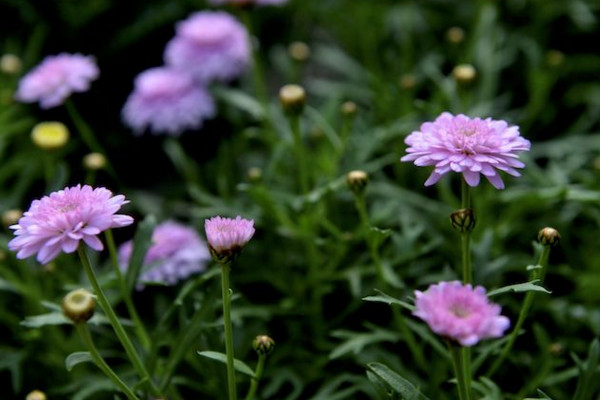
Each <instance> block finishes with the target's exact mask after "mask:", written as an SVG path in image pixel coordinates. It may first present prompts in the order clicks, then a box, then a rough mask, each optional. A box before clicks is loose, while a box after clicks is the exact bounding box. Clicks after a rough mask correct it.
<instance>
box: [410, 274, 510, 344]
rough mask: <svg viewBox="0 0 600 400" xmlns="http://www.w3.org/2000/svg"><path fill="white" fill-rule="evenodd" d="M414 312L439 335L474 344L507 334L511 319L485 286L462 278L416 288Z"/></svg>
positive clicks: (461, 342) (462, 342)
mask: <svg viewBox="0 0 600 400" xmlns="http://www.w3.org/2000/svg"><path fill="white" fill-rule="evenodd" d="M415 298H416V299H415V305H416V309H415V311H414V312H413V314H414V315H415V316H417V317H419V318H421V319H422V320H423V321H425V322H426V323H427V325H429V327H430V328H431V330H432V331H433V332H435V333H437V334H438V335H441V336H444V337H446V338H448V339H451V340H455V341H457V342H458V343H460V344H461V345H462V346H473V345H474V344H476V343H477V342H479V341H480V340H482V339H488V338H497V337H501V336H502V335H503V334H504V331H505V330H506V329H508V327H509V326H510V321H509V320H508V318H506V317H505V316H502V315H500V306H498V305H496V304H493V303H491V302H490V301H489V300H488V298H487V296H486V294H485V289H484V288H483V287H481V286H476V287H475V288H474V289H473V287H472V286H471V285H469V284H467V285H463V284H462V283H461V282H459V281H453V282H440V283H438V284H435V285H431V286H429V288H428V289H427V291H425V292H420V291H415Z"/></svg>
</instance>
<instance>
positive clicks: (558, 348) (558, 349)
mask: <svg viewBox="0 0 600 400" xmlns="http://www.w3.org/2000/svg"><path fill="white" fill-rule="evenodd" d="M548 350H550V353H551V354H554V355H555V356H557V355H559V354H560V353H562V351H563V350H564V348H563V345H562V344H560V343H559V342H554V343H552V344H551V345H550V348H549V349H548Z"/></svg>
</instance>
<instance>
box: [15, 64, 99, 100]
mask: <svg viewBox="0 0 600 400" xmlns="http://www.w3.org/2000/svg"><path fill="white" fill-rule="evenodd" d="M99 74H100V71H99V70H98V67H97V66H96V62H95V60H94V58H93V57H90V56H83V55H81V54H67V53H61V54H59V55H56V56H48V57H46V58H45V59H44V61H42V63H41V64H39V65H38V66H37V67H35V68H34V69H33V70H32V71H30V72H29V73H28V74H27V75H25V76H24V77H23V78H22V79H21V81H20V82H19V87H18V89H17V92H16V94H15V98H16V99H17V100H18V101H21V102H23V103H35V102H36V101H39V102H40V107H41V108H52V107H56V106H59V105H61V104H63V103H64V101H65V100H66V99H67V98H68V97H69V96H70V95H71V93H73V92H85V91H87V90H88V89H89V88H90V82H91V81H93V80H95V79H97V78H98V75H99Z"/></svg>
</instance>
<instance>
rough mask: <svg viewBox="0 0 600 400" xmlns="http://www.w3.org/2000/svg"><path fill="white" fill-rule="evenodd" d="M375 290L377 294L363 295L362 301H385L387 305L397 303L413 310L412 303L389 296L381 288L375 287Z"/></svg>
mask: <svg viewBox="0 0 600 400" xmlns="http://www.w3.org/2000/svg"><path fill="white" fill-rule="evenodd" d="M375 291H376V292H377V293H379V294H378V295H377V296H367V297H363V300H364V301H373V302H379V303H386V304H389V305H392V304H397V305H399V306H401V307H404V308H406V309H407V310H410V311H414V310H415V306H413V305H412V304H408V303H407V302H404V301H402V300H398V299H396V298H395V297H392V296H390V295H389V294H386V293H383V292H382V291H381V290H378V289H375Z"/></svg>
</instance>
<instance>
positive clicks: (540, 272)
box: [486, 246, 550, 377]
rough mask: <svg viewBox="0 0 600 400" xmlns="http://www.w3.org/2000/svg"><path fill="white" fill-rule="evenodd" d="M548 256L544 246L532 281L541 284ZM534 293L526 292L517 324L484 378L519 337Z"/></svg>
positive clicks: (499, 362) (492, 373) (548, 248)
mask: <svg viewBox="0 0 600 400" xmlns="http://www.w3.org/2000/svg"><path fill="white" fill-rule="evenodd" d="M549 256H550V246H544V248H543V249H542V253H541V254H540V258H539V260H538V265H540V266H541V267H542V268H541V269H539V270H535V271H534V272H533V274H532V276H531V278H532V280H533V279H540V280H541V281H542V282H543V279H544V277H545V276H546V266H547V264H548V257H549ZM535 293H536V292H527V294H526V295H525V300H524V301H523V306H522V307H521V311H520V312H519V318H518V319H517V323H516V324H515V327H514V328H513V330H512V331H511V332H510V336H509V338H508V340H507V341H506V344H505V345H504V347H503V348H502V352H501V353H500V355H499V356H498V357H497V358H496V359H495V360H494V363H493V364H492V366H491V367H490V369H489V370H488V372H487V374H486V376H487V377H491V376H492V375H494V373H495V372H496V371H497V370H498V368H499V367H500V365H501V364H502V362H504V360H505V359H506V357H507V356H508V354H509V353H510V351H511V349H512V347H513V345H514V344H515V341H516V340H517V336H519V331H520V330H521V327H522V326H523V323H524V322H525V320H526V319H527V315H528V314H529V311H530V310H531V306H532V305H533V299H534V297H535Z"/></svg>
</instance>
